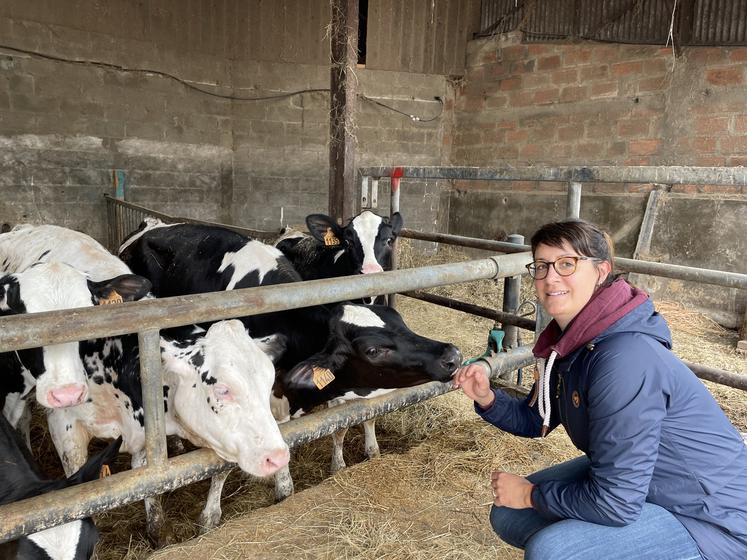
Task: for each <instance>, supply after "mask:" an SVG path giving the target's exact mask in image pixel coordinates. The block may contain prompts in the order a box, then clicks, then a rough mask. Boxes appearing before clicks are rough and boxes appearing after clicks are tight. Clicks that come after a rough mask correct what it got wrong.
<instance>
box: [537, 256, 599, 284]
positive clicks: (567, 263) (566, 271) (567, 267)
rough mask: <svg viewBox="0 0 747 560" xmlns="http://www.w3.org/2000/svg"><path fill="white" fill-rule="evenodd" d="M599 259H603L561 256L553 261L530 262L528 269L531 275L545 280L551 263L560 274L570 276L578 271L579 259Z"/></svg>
mask: <svg viewBox="0 0 747 560" xmlns="http://www.w3.org/2000/svg"><path fill="white" fill-rule="evenodd" d="M599 260H601V259H597V258H594V257H560V258H559V259H555V260H554V261H552V262H545V261H534V262H533V263H529V264H528V265H527V270H528V271H529V276H531V277H532V278H534V279H535V280H543V279H545V278H547V273H548V272H549V271H550V266H551V265H552V267H553V268H554V269H555V272H557V273H558V275H559V276H570V275H571V274H573V273H574V272H576V267H577V266H578V261H599Z"/></svg>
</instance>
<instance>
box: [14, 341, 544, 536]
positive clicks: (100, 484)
mask: <svg viewBox="0 0 747 560" xmlns="http://www.w3.org/2000/svg"><path fill="white" fill-rule="evenodd" d="M528 355H529V356H530V355H531V352H529V354H527V348H525V347H522V348H517V349H516V350H514V351H511V352H506V353H502V354H501V356H500V359H498V360H496V361H494V362H491V364H494V370H493V371H494V375H500V373H502V372H503V371H504V370H506V371H510V369H511V368H513V369H516V368H518V367H522V366H523V365H525V364H526V363H527V359H528ZM451 390H452V385H451V383H439V382H435V381H434V382H431V383H426V384H424V385H418V386H417V387H410V388H407V389H398V390H396V391H392V392H391V393H388V394H386V395H382V396H379V397H376V398H373V399H361V400H356V401H350V402H348V403H345V404H342V405H340V406H336V407H334V408H330V409H326V410H323V411H320V412H315V413H313V414H309V415H307V416H302V417H301V418H299V419H296V420H292V421H290V422H287V423H285V424H281V426H280V431H281V433H282V434H283V438H284V439H285V441H286V442H287V443H288V445H289V446H290V447H295V446H297V445H301V444H303V443H307V442H310V441H313V440H315V439H318V438H320V437H324V436H327V435H330V434H332V433H334V432H336V431H338V430H340V429H343V428H347V427H349V426H353V425H355V424H359V423H361V422H363V421H365V420H370V419H371V418H374V417H375V416H379V415H381V414H386V413H388V412H392V411H394V410H397V409H399V408H403V407H406V406H409V405H412V404H415V403H418V402H421V401H424V400H427V399H430V398H433V397H435V396H438V395H442V394H444V393H447V392H449V391H451ZM234 466H235V465H233V464H231V463H225V462H224V461H222V460H221V459H219V458H218V457H217V455H215V453H213V452H212V451H211V450H208V449H200V450H198V451H193V452H191V453H186V454H184V455H180V456H178V457H174V458H172V459H169V460H168V463H167V464H166V466H165V468H151V467H147V468H142V469H134V470H128V471H125V472H122V473H117V474H114V475H112V476H111V477H108V478H104V479H101V480H97V481H94V482H89V483H86V484H82V485H80V486H75V487H71V488H66V489H64V490H60V491H56V492H51V493H48V494H45V495H42V496H38V497H35V498H30V499H28V500H22V501H20V502H14V503H12V504H8V505H5V506H1V507H0V542H5V541H8V540H12V539H15V538H17V537H19V536H21V535H24V534H29V533H33V532H37V531H40V530H42V529H46V528H48V527H53V526H55V525H59V524H61V523H66V522H68V521H72V520H73V519H80V518H82V517H86V516H89V515H93V514H95V513H99V512H102V511H106V510H108V509H112V508H115V507H120V506H123V505H126V504H129V503H132V502H136V501H138V500H142V499H143V498H146V497H148V496H152V495H155V494H162V493H164V492H169V491H171V490H174V489H176V488H179V487H181V486H185V485H187V484H191V483H193V482H197V481H200V480H203V479H205V478H208V477H211V476H213V475H215V474H218V473H220V472H222V471H224V470H226V469H229V468H233V467H234Z"/></svg>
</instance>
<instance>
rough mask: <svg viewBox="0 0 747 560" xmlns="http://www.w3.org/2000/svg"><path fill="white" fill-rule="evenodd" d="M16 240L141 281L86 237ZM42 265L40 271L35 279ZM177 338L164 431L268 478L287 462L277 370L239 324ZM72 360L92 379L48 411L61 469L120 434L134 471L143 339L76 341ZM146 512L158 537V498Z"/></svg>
mask: <svg viewBox="0 0 747 560" xmlns="http://www.w3.org/2000/svg"><path fill="white" fill-rule="evenodd" d="M13 233H15V232H10V233H7V234H3V235H0V239H1V238H2V237H4V236H5V235H12V234H13ZM19 233H23V234H24V235H23V242H24V243H25V245H26V246H33V247H34V248H35V252H37V249H40V250H41V249H43V251H42V253H40V255H43V258H44V259H49V260H50V262H49V263H44V265H49V266H63V267H66V266H67V265H61V264H60V263H58V262H56V260H58V259H59V260H62V259H65V260H68V259H69V260H71V261H73V262H74V263H75V265H76V266H75V269H76V270H78V271H82V272H85V275H86V276H85V277H90V278H92V279H93V280H95V279H96V276H97V275H99V274H102V270H109V269H111V268H113V267H118V268H119V270H120V271H124V272H127V273H128V274H129V276H130V277H133V278H139V277H136V276H134V275H132V274H131V273H130V270H129V268H128V267H127V265H125V264H124V263H123V262H122V261H121V260H119V259H118V258H117V257H115V256H113V255H111V254H110V253H109V252H108V251H106V249H104V248H103V246H101V245H100V244H98V243H97V242H96V241H95V240H93V239H92V238H90V237H88V236H85V235H84V234H81V233H78V232H74V231H71V230H68V229H65V228H59V227H56V226H33V227H25V228H23V229H21V230H19ZM45 242H46V244H45ZM44 265H34V266H32V267H30V269H29V272H31V271H33V270H36V269H37V268H38V267H41V266H44ZM82 272H80V273H81V274H82ZM143 280H144V279H143ZM87 281H88V280H86V282H87ZM147 285H148V287H150V283H149V282H147ZM66 289H67V288H66ZM60 291H64V290H60ZM78 291H80V290H76V293H77V292H78ZM89 299H90V296H89ZM193 331H194V332H193ZM174 332H175V333H176V334H173V335H172V336H170V337H167V336H163V337H162V338H161V358H162V360H161V361H162V366H163V378H164V389H163V390H164V399H165V405H166V408H167V414H166V431H167V433H168V434H175V435H179V436H181V437H183V438H185V439H188V440H190V441H191V442H193V443H194V444H195V445H198V446H206V447H210V448H211V449H213V450H214V451H215V452H216V453H217V454H218V455H219V456H220V457H221V458H223V459H225V460H226V461H230V462H235V463H237V464H238V465H239V467H240V468H242V469H243V470H245V471H246V472H249V473H250V474H253V475H256V476H269V475H271V474H273V473H274V472H275V471H277V470H278V469H280V468H282V467H284V466H285V465H287V463H288V459H289V455H290V453H289V450H288V446H287V445H286V443H285V442H284V441H283V439H282V436H281V434H280V431H279V429H278V427H277V424H276V422H275V421H274V419H273V416H272V412H271V410H270V402H269V401H270V395H271V390H272V385H273V382H274V377H275V375H274V373H275V371H274V367H273V365H272V362H271V361H270V358H269V357H268V356H267V355H266V354H265V353H264V352H263V349H262V347H261V346H260V345H259V344H258V343H257V342H255V341H254V340H253V339H252V338H251V337H250V336H249V334H248V333H247V331H246V329H245V328H244V326H243V325H242V324H241V323H240V322H239V321H235V320H234V321H220V322H217V323H215V324H213V325H212V326H211V327H210V329H208V330H207V331H205V330H202V329H192V328H190V327H188V328H180V329H176V330H175V331H174ZM188 332H189V333H190V334H187V333H188ZM263 344H264V343H263ZM73 356H75V357H77V361H78V365H77V366H76V367H77V368H78V369H79V371H80V372H81V373H82V375H83V376H84V379H85V380H86V381H87V383H86V385H87V398H86V400H85V402H84V403H82V404H79V405H77V406H73V407H67V408H57V409H53V410H51V411H50V412H49V414H48V423H49V429H50V433H51V435H52V439H53V441H54V443H55V446H56V448H57V451H58V453H59V455H60V458H61V460H62V463H63V466H64V468H65V472H66V473H68V474H70V473H72V472H74V471H75V470H76V469H78V468H79V467H80V466H81V465H82V464H84V463H85V461H86V458H87V453H88V442H89V441H90V439H91V438H93V437H100V438H116V437H118V436H122V438H123V444H122V449H123V451H126V452H128V453H130V454H132V464H133V466H140V465H142V464H144V462H145V453H144V447H145V432H144V429H143V409H142V390H141V385H140V378H139V352H138V347H137V335H134V334H133V335H125V336H121V337H114V338H107V339H97V340H88V341H81V342H80V343H75V344H74V352H71V361H73ZM6 373H7V372H6ZM146 510H147V511H148V514H149V515H148V532H149V534H150V535H151V537H153V538H155V539H157V538H158V535H159V533H160V524H161V522H162V514H161V512H160V506H159V504H158V502H157V501H156V500H146ZM219 517H220V504H219V502H218V503H217V504H216V503H214V501H209V502H208V504H207V506H206V510H205V511H204V512H203V519H205V520H206V523H207V522H209V523H212V522H213V521H214V520H215V519H216V518H219Z"/></svg>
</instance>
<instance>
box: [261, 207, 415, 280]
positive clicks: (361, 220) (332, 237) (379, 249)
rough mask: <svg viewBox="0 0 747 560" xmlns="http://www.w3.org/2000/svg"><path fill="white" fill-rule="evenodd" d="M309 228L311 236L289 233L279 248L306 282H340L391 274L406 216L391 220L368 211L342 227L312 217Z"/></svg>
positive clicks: (396, 213)
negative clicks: (340, 278) (343, 278)
mask: <svg viewBox="0 0 747 560" xmlns="http://www.w3.org/2000/svg"><path fill="white" fill-rule="evenodd" d="M306 226H307V227H308V228H309V233H310V234H311V236H307V235H304V234H302V233H300V232H293V231H287V232H286V233H285V234H284V235H282V236H281V237H280V239H278V240H277V241H276V242H275V246H276V247H277V248H278V249H280V250H281V251H282V252H283V254H284V255H285V256H286V257H287V258H288V260H290V262H291V264H293V266H294V267H295V269H296V270H297V271H298V273H299V274H300V275H301V278H303V279H304V280H316V279H319V278H336V277H338V276H348V275H350V274H370V273H373V272H381V271H383V270H390V269H391V267H392V247H393V245H394V241H395V240H396V239H397V236H398V235H399V232H400V230H401V229H402V216H401V215H400V213H399V212H395V213H394V214H393V215H392V217H391V219H390V218H387V217H384V216H379V215H377V214H374V213H373V212H370V211H368V210H364V211H363V212H361V213H360V214H358V215H357V216H355V217H354V218H352V219H351V220H350V221H349V222H348V224H347V225H346V226H345V227H341V226H339V225H338V224H337V222H336V221H335V220H333V219H332V218H330V217H329V216H326V215H324V214H310V215H309V216H307V217H306Z"/></svg>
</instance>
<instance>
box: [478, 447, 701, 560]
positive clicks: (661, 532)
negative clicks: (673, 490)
mask: <svg viewBox="0 0 747 560" xmlns="http://www.w3.org/2000/svg"><path fill="white" fill-rule="evenodd" d="M588 470H589V460H588V459H587V458H586V457H579V458H577V459H573V460H571V461H567V462H565V463H561V464H559V465H555V466H554V467H550V468H549V469H545V470H542V471H539V472H536V473H534V474H532V475H530V476H528V477H527V478H528V479H529V480H530V481H531V482H534V483H537V482H542V481H544V480H568V481H570V480H581V479H583V478H585V477H586V476H587V473H588ZM490 523H491V525H492V526H493V530H494V531H495V532H496V533H497V534H498V536H499V537H500V538H501V539H502V540H503V541H505V542H507V543H508V544H510V545H512V546H515V547H518V548H523V549H524V558H525V559H527V560H550V559H552V560H571V559H573V560H585V559H589V560H600V559H602V558H603V559H604V560H636V559H645V560H701V558H702V557H701V555H700V553H699V552H698V546H697V545H696V544H695V541H694V540H693V538H692V537H691V536H690V533H688V532H687V529H685V526H684V525H682V523H680V522H679V521H678V520H677V518H676V517H675V516H674V515H672V514H671V513H670V512H669V511H667V510H665V509H664V508H662V507H660V506H657V505H655V504H650V503H648V502H646V503H645V504H644V506H643V511H642V512H641V516H640V518H639V519H638V520H637V521H635V522H633V523H631V524H630V525H626V526H625V527H608V526H606V525H598V524H596V523H590V522H588V521H579V520H578V519H563V520H561V521H548V520H547V519H544V518H543V517H542V516H540V515H539V514H538V513H537V512H536V511H535V510H533V509H511V508H506V507H496V506H493V508H492V509H491V510H490Z"/></svg>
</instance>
